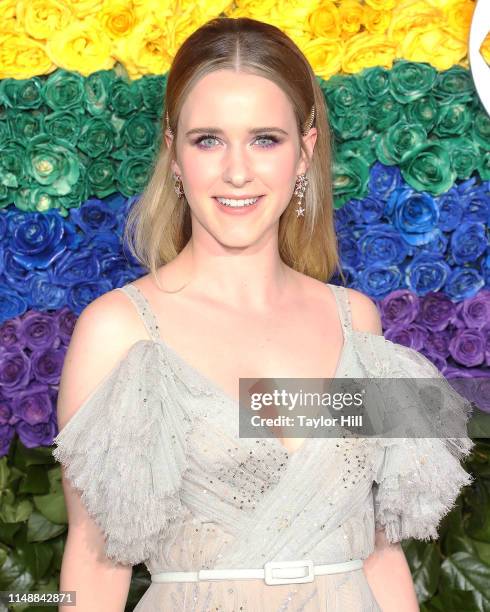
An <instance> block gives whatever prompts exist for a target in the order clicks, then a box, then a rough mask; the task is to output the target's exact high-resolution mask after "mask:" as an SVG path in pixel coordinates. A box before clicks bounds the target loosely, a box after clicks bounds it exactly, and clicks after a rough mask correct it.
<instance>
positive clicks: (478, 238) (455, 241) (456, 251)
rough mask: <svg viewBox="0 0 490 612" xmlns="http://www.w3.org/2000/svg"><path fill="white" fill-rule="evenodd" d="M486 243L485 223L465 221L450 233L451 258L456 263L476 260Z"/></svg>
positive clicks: (483, 250)
mask: <svg viewBox="0 0 490 612" xmlns="http://www.w3.org/2000/svg"><path fill="white" fill-rule="evenodd" d="M487 244H488V238H487V236H486V229H485V225H484V224H483V223H478V222H475V221H465V222H464V223H462V224H461V225H460V226H459V227H458V228H457V229H456V230H455V231H454V233H453V234H452V235H451V250H452V256H453V259H454V261H455V262H456V263H457V264H464V263H469V262H473V261H476V260H477V259H478V258H479V257H480V255H482V254H483V253H484V252H485V249H486V248H487Z"/></svg>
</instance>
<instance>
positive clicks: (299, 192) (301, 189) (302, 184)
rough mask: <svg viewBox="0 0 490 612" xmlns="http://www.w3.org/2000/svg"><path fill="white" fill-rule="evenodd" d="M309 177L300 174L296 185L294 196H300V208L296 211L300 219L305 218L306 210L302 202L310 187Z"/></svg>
mask: <svg viewBox="0 0 490 612" xmlns="http://www.w3.org/2000/svg"><path fill="white" fill-rule="evenodd" d="M308 182H309V181H308V177H307V176H306V174H300V175H299V176H298V177H297V179H296V185H295V189H294V195H295V196H298V204H299V206H298V208H297V209H296V215H297V216H298V217H300V216H301V217H304V212H305V209H304V208H303V207H302V206H301V200H302V199H303V196H304V195H305V191H306V188H307V187H308Z"/></svg>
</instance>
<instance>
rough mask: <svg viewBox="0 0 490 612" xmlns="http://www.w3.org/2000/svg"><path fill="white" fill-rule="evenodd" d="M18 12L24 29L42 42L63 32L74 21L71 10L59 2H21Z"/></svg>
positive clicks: (17, 8) (52, 0)
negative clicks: (55, 33) (54, 33)
mask: <svg viewBox="0 0 490 612" xmlns="http://www.w3.org/2000/svg"><path fill="white" fill-rule="evenodd" d="M16 11H17V20H18V22H19V25H20V26H21V27H22V29H23V30H25V32H26V33H27V34H29V35H30V36H32V38H38V39H40V40H46V39H47V38H50V36H52V34H53V32H59V31H61V30H63V29H64V28H65V27H66V26H67V25H68V24H69V23H70V21H71V20H72V19H73V17H72V14H71V12H70V10H69V9H68V8H67V7H66V6H65V5H64V4H62V3H61V2H58V1H57V0H19V2H17V7H16Z"/></svg>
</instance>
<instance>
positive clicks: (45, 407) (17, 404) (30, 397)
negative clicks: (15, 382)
mask: <svg viewBox="0 0 490 612" xmlns="http://www.w3.org/2000/svg"><path fill="white" fill-rule="evenodd" d="M52 410H53V407H52V403H51V397H50V395H49V392H48V387H47V385H30V387H29V389H28V390H26V391H22V392H21V393H19V394H18V395H16V396H15V397H14V399H13V402H12V411H13V413H14V415H15V416H17V417H18V419H19V421H24V422H26V423H27V424H28V425H38V424H39V423H47V422H48V421H49V419H50V417H51V413H52Z"/></svg>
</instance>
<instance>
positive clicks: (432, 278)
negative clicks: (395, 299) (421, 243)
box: [405, 253, 451, 295]
mask: <svg viewBox="0 0 490 612" xmlns="http://www.w3.org/2000/svg"><path fill="white" fill-rule="evenodd" d="M450 272H451V268H450V267H449V265H448V264H447V262H446V261H444V259H443V258H442V256H439V257H438V256H437V255H432V254H429V253H420V254H419V255H416V256H415V257H414V258H413V260H412V261H411V262H410V263H409V264H408V266H407V268H406V270H405V281H406V284H407V287H409V288H410V289H411V290H412V291H413V292H414V293H416V294H417V295H427V293H430V292H431V291H439V290H441V289H442V288H443V287H444V285H445V283H446V280H447V278H448V276H449V274H450Z"/></svg>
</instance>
